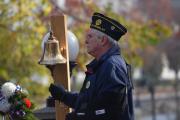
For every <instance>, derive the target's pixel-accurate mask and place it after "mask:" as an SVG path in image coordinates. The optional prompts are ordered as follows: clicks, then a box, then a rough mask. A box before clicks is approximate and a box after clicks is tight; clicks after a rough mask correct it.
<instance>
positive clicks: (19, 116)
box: [0, 82, 37, 120]
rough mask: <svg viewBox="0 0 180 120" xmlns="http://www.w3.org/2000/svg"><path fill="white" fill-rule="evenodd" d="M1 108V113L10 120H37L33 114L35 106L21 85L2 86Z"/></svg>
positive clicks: (7, 83)
mask: <svg viewBox="0 0 180 120" xmlns="http://www.w3.org/2000/svg"><path fill="white" fill-rule="evenodd" d="M0 106H1V107H0V112H1V113H3V114H4V115H8V117H9V119H10V120H37V118H36V117H35V116H34V115H33V113H32V110H33V109H34V104H33V103H32V102H31V101H30V100H29V99H28V98H27V93H26V92H25V91H23V90H22V88H21V86H19V85H15V84H13V83H11V82H6V83H4V84H3V85H2V86H1V89H0Z"/></svg>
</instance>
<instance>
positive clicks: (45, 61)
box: [38, 31, 66, 65]
mask: <svg viewBox="0 0 180 120" xmlns="http://www.w3.org/2000/svg"><path fill="white" fill-rule="evenodd" d="M43 44H44V47H43V55H42V57H41V59H40V60H39V62H38V63H39V64H41V65H55V64H62V63H66V59H65V58H64V57H63V56H62V54H61V52H60V50H59V41H58V40H56V38H55V37H54V36H53V33H52V31H50V36H49V38H48V40H47V41H46V42H44V43H43Z"/></svg>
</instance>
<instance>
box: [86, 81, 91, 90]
mask: <svg viewBox="0 0 180 120" xmlns="http://www.w3.org/2000/svg"><path fill="white" fill-rule="evenodd" d="M89 87H90V81H88V82H87V83H86V89H88V88H89Z"/></svg>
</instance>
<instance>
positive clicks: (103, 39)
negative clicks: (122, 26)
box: [101, 36, 108, 46]
mask: <svg viewBox="0 0 180 120" xmlns="http://www.w3.org/2000/svg"><path fill="white" fill-rule="evenodd" d="M101 44H102V46H105V45H107V44H108V37H107V36H103V37H102V40H101Z"/></svg>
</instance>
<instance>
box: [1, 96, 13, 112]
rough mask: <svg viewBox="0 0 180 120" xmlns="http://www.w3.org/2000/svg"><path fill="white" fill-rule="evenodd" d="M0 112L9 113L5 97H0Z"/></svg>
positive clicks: (8, 105)
mask: <svg viewBox="0 0 180 120" xmlns="http://www.w3.org/2000/svg"><path fill="white" fill-rule="evenodd" d="M0 106H1V107H0V111H1V112H3V113H6V112H8V111H9V109H10V107H11V105H10V104H9V102H8V100H7V98H5V97H1V98H0Z"/></svg>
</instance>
